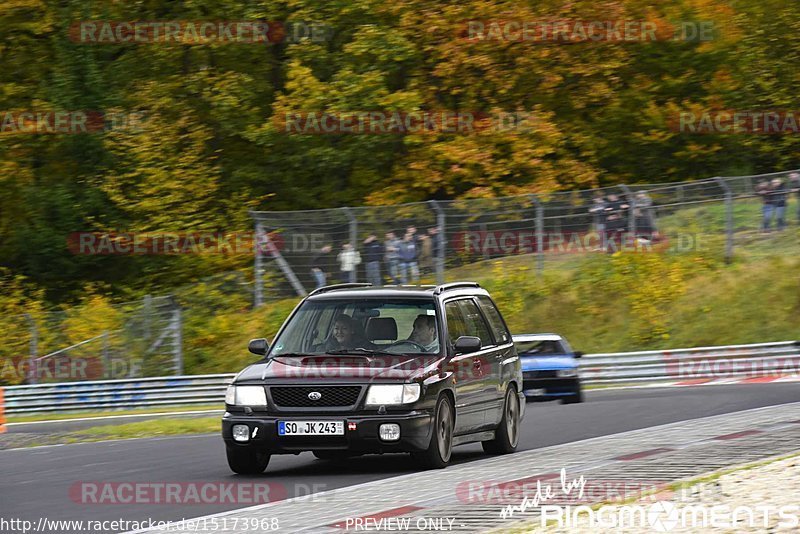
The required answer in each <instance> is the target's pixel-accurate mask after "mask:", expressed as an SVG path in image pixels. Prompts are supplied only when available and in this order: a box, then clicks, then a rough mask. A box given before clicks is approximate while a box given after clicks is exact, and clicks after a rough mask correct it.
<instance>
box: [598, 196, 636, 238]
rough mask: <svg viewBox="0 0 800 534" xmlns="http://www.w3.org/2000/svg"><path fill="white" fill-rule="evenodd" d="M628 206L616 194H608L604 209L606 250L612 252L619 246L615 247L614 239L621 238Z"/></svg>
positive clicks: (625, 226)
mask: <svg viewBox="0 0 800 534" xmlns="http://www.w3.org/2000/svg"><path fill="white" fill-rule="evenodd" d="M628 208H630V206H629V205H628V203H627V202H625V201H624V200H620V199H619V197H618V196H617V195H614V194H611V195H608V203H606V207H605V210H604V212H605V213H606V234H607V236H608V238H607V239H606V244H605V245H606V247H605V249H606V251H607V252H613V249H614V248H621V247H617V245H616V244H615V240H621V239H622V236H623V233H624V232H625V228H627V226H628V218H627V214H628ZM619 245H622V243H621V242H620V243H619Z"/></svg>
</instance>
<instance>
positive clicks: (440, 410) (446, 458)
mask: <svg viewBox="0 0 800 534" xmlns="http://www.w3.org/2000/svg"><path fill="white" fill-rule="evenodd" d="M453 415H454V410H453V402H452V401H451V400H450V397H448V396H447V395H442V396H441V397H439V400H437V401H436V412H435V415H434V419H433V435H432V436H431V442H430V444H429V445H428V448H427V449H426V450H424V451H422V452H414V453H411V457H412V458H413V459H414V461H416V462H418V463H420V464H421V465H422V466H423V467H425V468H427V469H442V468H444V467H447V464H449V463H450V456H451V455H452V453H453V428H454V426H455V418H454V417H453Z"/></svg>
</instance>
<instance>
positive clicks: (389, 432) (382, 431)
mask: <svg viewBox="0 0 800 534" xmlns="http://www.w3.org/2000/svg"><path fill="white" fill-rule="evenodd" d="M378 435H379V436H380V437H381V439H382V440H383V441H397V440H398V439H400V425H397V424H395V423H387V424H383V425H381V426H380V428H379V429H378Z"/></svg>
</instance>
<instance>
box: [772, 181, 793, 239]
mask: <svg viewBox="0 0 800 534" xmlns="http://www.w3.org/2000/svg"><path fill="white" fill-rule="evenodd" d="M767 195H768V196H769V197H770V199H771V202H772V210H773V211H774V213H775V227H776V228H777V229H778V230H783V229H784V228H785V227H786V201H787V197H788V196H789V191H788V190H787V189H786V186H785V185H783V180H781V179H780V178H775V179H773V180H772V182H771V183H770V186H769V190H768V192H767ZM767 229H769V225H768V226H767Z"/></svg>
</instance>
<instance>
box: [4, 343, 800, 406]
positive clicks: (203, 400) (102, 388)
mask: <svg viewBox="0 0 800 534" xmlns="http://www.w3.org/2000/svg"><path fill="white" fill-rule="evenodd" d="M579 364H580V375H581V378H582V380H583V382H584V383H585V384H641V383H658V382H664V381H670V382H674V381H689V380H694V379H698V380H700V379H714V378H742V377H762V376H775V375H787V374H798V372H800V342H798V341H783V342H777V343H758V344H753V345H728V346H721V347H697V348H692V349H676V350H663V351H658V350H652V351H642V352H620V353H608V354H586V355H585V356H583V358H581V359H580V360H579ZM234 376H235V375H233V374H217V375H197V376H174V377H156V378H136V379H130V380H100V381H92V382H71V383H60V384H42V385H31V386H9V387H6V388H5V400H6V413H7V414H11V415H15V414H17V415H18V414H30V413H48V412H67V411H77V410H93V409H102V410H106V409H118V410H121V409H135V408H146V407H159V406H180V405H191V404H215V403H220V404H221V403H222V402H223V398H224V395H225V388H226V386H227V385H228V384H229V383H230V381H231V380H232V379H233V377H234Z"/></svg>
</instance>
